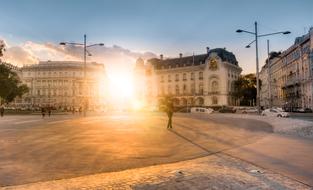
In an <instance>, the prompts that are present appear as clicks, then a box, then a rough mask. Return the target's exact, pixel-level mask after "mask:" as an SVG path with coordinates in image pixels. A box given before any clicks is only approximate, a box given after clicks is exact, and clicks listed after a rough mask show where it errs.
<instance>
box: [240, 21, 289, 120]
mask: <svg viewBox="0 0 313 190" xmlns="http://www.w3.org/2000/svg"><path fill="white" fill-rule="evenodd" d="M236 32H237V33H242V32H244V33H248V34H252V35H254V37H255V39H254V40H253V41H252V42H251V43H249V44H248V45H247V46H246V48H250V45H251V44H252V43H254V42H255V55H256V56H255V57H256V92H257V95H256V96H257V97H256V103H257V109H258V113H259V114H260V112H261V110H260V84H259V50H258V38H259V37H264V36H271V35H275V34H290V31H284V32H274V33H268V34H261V35H259V34H258V23H257V22H254V32H250V31H246V30H241V29H238V30H236Z"/></svg>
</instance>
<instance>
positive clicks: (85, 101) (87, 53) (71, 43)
mask: <svg viewBox="0 0 313 190" xmlns="http://www.w3.org/2000/svg"><path fill="white" fill-rule="evenodd" d="M86 38H87V35H86V34H84V43H76V42H60V45H62V46H65V45H75V46H83V47H84V83H85V84H84V88H85V87H86V82H87V81H86V80H87V76H86V57H87V55H88V56H91V53H90V52H89V51H88V50H87V48H89V47H93V46H104V44H103V43H97V44H91V45H87V43H86V41H87V40H86ZM84 91H85V92H84V93H86V90H84ZM84 106H85V108H84V116H86V109H87V97H85V98H84Z"/></svg>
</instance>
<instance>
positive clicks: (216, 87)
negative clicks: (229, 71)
mask: <svg viewBox="0 0 313 190" xmlns="http://www.w3.org/2000/svg"><path fill="white" fill-rule="evenodd" d="M211 87H212V89H211V90H212V92H218V82H217V81H213V82H212V86H211Z"/></svg>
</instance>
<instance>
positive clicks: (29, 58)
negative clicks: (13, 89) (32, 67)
mask: <svg viewBox="0 0 313 190" xmlns="http://www.w3.org/2000/svg"><path fill="white" fill-rule="evenodd" d="M3 60H4V61H6V62H9V63H13V64H14V65H18V66H23V65H24V64H35V63H38V59H37V57H36V56H35V55H34V54H32V53H31V52H29V51H27V50H26V49H24V48H23V47H19V46H14V47H9V48H6V51H5V52H4V56H3Z"/></svg>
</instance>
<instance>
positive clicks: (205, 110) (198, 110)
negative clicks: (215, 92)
mask: <svg viewBox="0 0 313 190" xmlns="http://www.w3.org/2000/svg"><path fill="white" fill-rule="evenodd" d="M213 111H214V110H213V109H211V108H201V107H193V108H191V109H190V112H191V113H206V114H210V113H212V112H213Z"/></svg>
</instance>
